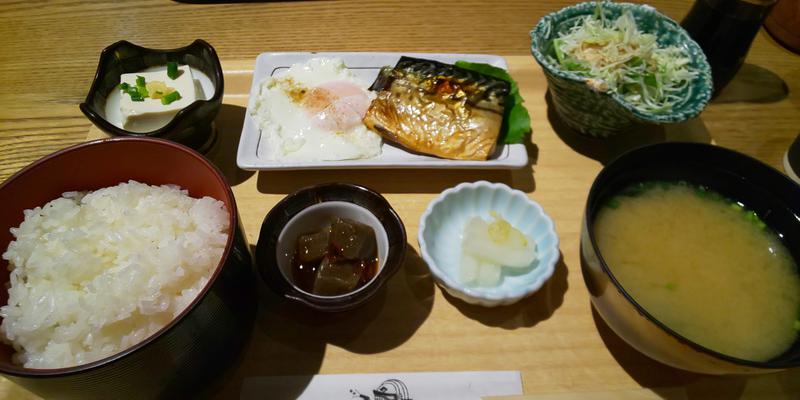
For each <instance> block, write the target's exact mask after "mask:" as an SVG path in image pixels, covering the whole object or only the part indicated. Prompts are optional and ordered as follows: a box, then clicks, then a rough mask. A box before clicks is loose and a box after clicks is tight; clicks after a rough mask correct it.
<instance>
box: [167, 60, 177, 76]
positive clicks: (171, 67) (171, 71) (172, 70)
mask: <svg viewBox="0 0 800 400" xmlns="http://www.w3.org/2000/svg"><path fill="white" fill-rule="evenodd" d="M167 76H168V77H169V78H170V79H175V78H177V77H178V63H176V62H174V61H169V62H167Z"/></svg>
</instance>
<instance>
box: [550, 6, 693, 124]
mask: <svg viewBox="0 0 800 400" xmlns="http://www.w3.org/2000/svg"><path fill="white" fill-rule="evenodd" d="M553 52H554V54H555V59H553V58H552V57H551V61H552V62H555V63H556V64H558V65H560V66H561V67H562V68H563V69H565V70H568V71H571V72H574V73H576V74H578V75H579V76H581V77H585V78H588V79H587V84H588V85H589V86H591V87H592V88H593V89H594V90H597V91H600V92H605V91H612V92H616V93H619V94H620V95H621V96H622V97H623V98H624V100H625V101H626V102H628V103H629V104H631V105H633V106H634V107H635V108H637V109H639V110H640V111H643V112H654V113H658V112H666V111H669V110H671V109H672V107H673V106H674V105H675V104H677V103H678V102H680V101H681V100H682V99H683V98H684V93H685V89H686V87H687V85H688V84H689V82H690V81H691V80H692V79H693V78H694V77H695V76H696V75H697V73H696V72H695V71H693V70H691V69H690V66H689V64H690V59H689V56H688V55H687V53H686V51H685V50H683V49H681V48H679V47H676V46H667V47H660V46H659V44H658V43H657V36H656V35H653V34H650V33H644V32H640V31H639V29H638V27H637V26H636V21H635V20H634V18H633V15H632V14H631V13H630V11H625V12H623V13H622V15H620V16H619V18H617V19H616V20H613V21H611V20H609V19H606V18H605V16H604V15H603V12H602V8H601V6H600V5H599V3H598V8H597V10H596V11H595V13H594V14H593V15H588V16H586V17H584V18H582V19H581V20H580V21H579V22H578V23H577V24H576V25H575V26H573V27H572V28H570V29H569V31H567V32H562V33H561V34H560V35H559V37H558V38H556V39H553Z"/></svg>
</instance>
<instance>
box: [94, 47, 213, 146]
mask: <svg viewBox="0 0 800 400" xmlns="http://www.w3.org/2000/svg"><path fill="white" fill-rule="evenodd" d="M167 61H177V62H178V64H180V65H189V66H190V67H192V68H195V69H197V70H200V71H202V72H203V73H204V74H206V75H207V76H208V77H209V79H211V82H212V83H213V84H214V95H213V96H211V98H209V99H208V100H197V101H195V102H194V103H192V104H190V105H189V106H188V107H186V108H184V109H183V110H181V111H179V112H178V114H177V115H175V117H174V118H173V119H172V121H170V123H168V124H167V125H165V126H164V127H162V128H160V129H157V130H154V131H151V132H145V133H136V132H130V131H126V130H124V129H122V128H119V127H117V126H116V125H114V124H112V123H110V122H109V121H107V120H106V116H105V105H106V99H107V98H108V95H109V93H111V91H113V90H119V89H117V86H118V85H119V83H120V75H122V74H125V73H133V72H139V71H142V70H144V69H147V68H149V67H156V66H163V65H166V64H167ZM224 89H225V83H224V80H223V77H222V66H221V65H220V63H219V58H218V57H217V52H216V51H214V48H213V47H211V45H210V44H208V43H207V42H205V41H203V40H200V39H198V40H195V41H194V42H193V43H192V44H190V45H188V46H186V47H182V48H179V49H172V50H156V49H148V48H144V47H141V46H137V45H135V44H133V43H130V42H128V41H125V40H122V41H119V42H116V43H114V44H112V45H111V46H108V47H106V48H105V49H103V51H102V53H100V62H99V63H98V65H97V72H96V73H95V76H94V81H93V82H92V87H91V89H89V94H87V95H86V100H85V101H84V102H83V103H81V105H80V109H81V111H83V113H84V115H86V117H87V118H89V120H91V121H92V122H93V123H94V124H95V125H97V127H99V128H100V129H102V130H103V131H105V132H107V133H109V134H111V135H115V136H149V137H157V138H163V139H167V140H171V141H174V142H178V143H181V144H184V145H186V146H189V147H191V148H193V149H195V150H198V151H200V152H204V151H206V150H208V149H209V148H210V147H211V146H212V145H213V142H214V139H215V132H214V129H213V125H212V122H214V118H215V117H216V116H217V113H218V112H219V109H220V106H221V105H222V94H223V92H224Z"/></svg>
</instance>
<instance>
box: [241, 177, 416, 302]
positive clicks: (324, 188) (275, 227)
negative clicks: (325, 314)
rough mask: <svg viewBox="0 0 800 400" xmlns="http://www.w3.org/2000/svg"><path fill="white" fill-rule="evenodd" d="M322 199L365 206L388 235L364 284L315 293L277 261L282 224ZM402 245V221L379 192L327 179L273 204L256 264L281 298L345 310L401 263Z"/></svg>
mask: <svg viewBox="0 0 800 400" xmlns="http://www.w3.org/2000/svg"><path fill="white" fill-rule="evenodd" d="M325 202H345V203H351V204H355V205H356V206H359V207H361V208H363V209H365V210H366V211H368V212H369V213H371V214H372V215H373V216H374V217H376V218H377V220H378V221H379V222H380V224H381V226H382V227H383V230H384V231H385V232H386V237H387V239H388V254H387V257H386V258H385V259H383V260H381V259H379V264H380V265H381V267H380V269H379V270H378V273H377V275H376V276H375V277H374V278H373V279H372V281H370V282H369V283H367V284H366V285H365V286H364V287H362V288H360V289H358V290H356V291H354V292H352V293H350V294H346V295H341V296H315V295H312V294H309V293H307V292H304V291H302V290H299V289H298V288H297V287H296V286H295V285H294V284H293V283H292V282H291V281H290V280H289V278H287V277H286V276H285V275H284V273H282V272H281V269H280V266H279V265H278V264H279V261H278V251H279V247H280V246H279V243H278V238H279V236H280V234H281V232H282V231H283V230H284V228H285V227H286V225H287V224H288V223H289V222H290V221H291V220H292V218H293V217H295V216H296V215H298V214H299V213H300V212H302V211H303V210H306V209H308V208H309V207H311V206H314V205H317V204H321V203H325ZM376 234H377V232H376ZM295 239H296V238H290V240H295ZM405 247H406V232H405V228H404V227H403V222H402V221H401V220H400V217H399V216H398V215H397V213H396V212H395V211H394V210H393V209H392V207H391V206H390V205H389V202H388V201H386V199H385V198H383V196H381V195H380V194H378V193H376V192H374V191H372V190H370V189H367V188H365V187H363V186H358V185H351V184H342V183H331V184H323V185H317V186H311V187H307V188H304V189H300V190H299V191H297V192H295V193H292V194H290V195H288V196H286V197H285V198H284V199H283V200H281V201H280V202H279V203H278V204H277V205H275V207H274V208H273V209H272V210H271V211H270V212H269V214H267V217H266V218H265V219H264V223H263V224H262V225H261V233H260V235H259V238H258V245H257V247H256V265H257V268H258V271H259V273H260V274H261V278H262V279H263V280H264V282H265V283H266V284H267V286H269V287H270V288H271V289H272V290H273V291H275V292H276V293H278V294H279V295H281V296H283V297H284V298H286V299H289V300H291V301H294V302H298V303H301V304H304V305H306V306H309V307H311V308H313V309H316V310H319V311H330V312H335V311H345V310H349V309H353V308H356V307H358V306H359V305H361V304H364V302H366V301H367V300H369V299H370V298H371V297H372V296H374V295H375V294H376V293H377V292H378V291H379V290H380V289H381V287H382V286H383V285H384V283H386V281H387V280H388V279H389V278H390V277H391V276H392V275H393V274H394V273H395V272H396V271H397V269H398V268H400V265H401V264H402V263H403V259H404V257H405Z"/></svg>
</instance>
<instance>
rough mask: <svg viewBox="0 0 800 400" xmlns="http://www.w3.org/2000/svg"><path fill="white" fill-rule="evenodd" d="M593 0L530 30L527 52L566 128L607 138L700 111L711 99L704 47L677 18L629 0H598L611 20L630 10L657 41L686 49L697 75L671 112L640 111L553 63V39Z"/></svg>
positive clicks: (592, 4) (586, 11)
mask: <svg viewBox="0 0 800 400" xmlns="http://www.w3.org/2000/svg"><path fill="white" fill-rule="evenodd" d="M596 7H597V3H595V2H586V3H579V4H576V5H574V6H571V7H567V8H564V9H561V10H559V11H557V12H555V13H552V14H548V15H546V16H544V17H543V18H542V19H541V20H540V21H539V23H538V24H537V25H536V27H534V28H533V30H532V31H531V33H530V34H531V53H533V57H534V58H535V59H536V61H537V62H538V63H539V65H541V66H542V69H543V70H544V74H545V76H546V77H547V84H548V88H549V90H550V94H551V96H552V100H553V105H554V106H555V108H556V111H557V112H558V114H559V115H560V116H561V119H563V120H564V123H566V124H567V125H568V126H570V127H571V128H573V129H575V130H577V131H579V132H581V133H584V134H587V135H590V136H595V137H607V136H610V135H613V134H616V133H619V132H623V131H625V130H628V129H630V128H631V127H632V126H633V125H636V124H664V123H675V122H681V121H685V120H687V119H689V118H693V117H695V116H697V115H698V114H700V112H701V111H703V108H705V106H706V104H707V103H708V100H709V99H710V98H711V92H712V89H713V87H712V81H711V67H709V66H708V61H706V57H705V55H704V54H703V50H702V49H701V48H700V46H698V45H697V43H695V42H694V41H693V40H692V39H691V38H690V37H689V35H688V34H687V33H686V31H684V30H683V28H681V27H680V26H679V25H678V23H676V22H675V21H673V20H672V19H670V18H669V17H667V16H665V15H664V14H661V13H659V12H658V11H656V10H655V9H654V8H653V7H650V6H647V5H640V4H631V3H610V2H604V3H603V13H604V14H605V17H606V18H609V19H616V18H617V17H619V16H620V15H621V14H622V13H623V12H624V11H626V10H630V11H631V13H632V14H633V17H634V19H635V20H636V24H637V26H638V27H639V29H640V30H641V31H643V32H646V33H653V34H656V35H657V36H658V43H659V45H661V46H668V45H676V46H679V47H682V48H685V49H686V50H687V52H688V54H689V58H690V59H691V68H692V69H694V70H696V71H698V72H699V74H698V75H697V77H695V79H694V81H693V82H691V83H690V84H689V85H688V87H687V89H686V95H685V97H684V100H683V101H682V102H680V103H678V104H677V105H675V107H673V109H672V110H671V111H668V112H661V113H650V112H644V111H641V110H638V109H636V108H634V107H633V106H632V105H630V104H629V103H627V102H626V101H625V100H624V99H623V98H622V96H621V95H619V94H618V93H616V92H615V91H613V90H609V91H606V92H597V91H595V90H593V89H591V88H590V87H589V86H588V85H587V84H586V78H583V77H581V76H579V75H577V74H575V73H573V72H570V71H565V70H563V69H561V68H560V66H559V65H558V64H557V63H556V62H555V58H554V53H553V39H554V38H556V37H558V35H559V33H561V32H564V31H567V30H569V29H570V28H571V27H572V26H574V25H575V24H576V23H577V22H578V21H579V20H580V18H582V17H584V16H586V15H590V14H593V13H594V12H595V9H596Z"/></svg>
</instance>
